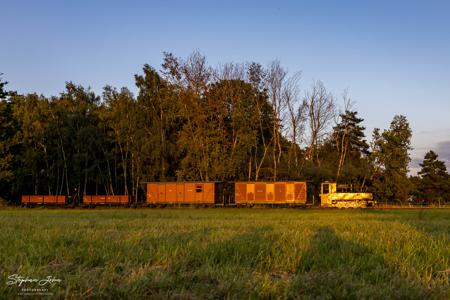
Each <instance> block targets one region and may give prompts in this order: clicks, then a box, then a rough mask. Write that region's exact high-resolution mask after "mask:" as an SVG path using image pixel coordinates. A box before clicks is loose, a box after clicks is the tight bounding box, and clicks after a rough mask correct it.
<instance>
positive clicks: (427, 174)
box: [418, 150, 449, 203]
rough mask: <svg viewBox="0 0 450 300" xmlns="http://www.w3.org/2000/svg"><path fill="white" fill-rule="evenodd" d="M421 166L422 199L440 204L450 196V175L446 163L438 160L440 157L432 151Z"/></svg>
mask: <svg viewBox="0 0 450 300" xmlns="http://www.w3.org/2000/svg"><path fill="white" fill-rule="evenodd" d="M420 166H421V168H422V169H421V170H420V171H419V173H418V175H419V176H420V182H419V186H418V190H419V195H420V197H421V198H423V199H424V200H426V201H428V202H434V203H436V202H439V203H440V201H441V200H442V199H444V198H445V197H446V196H448V194H449V174H448V172H447V167H446V166H445V163H444V162H443V161H441V160H438V155H437V154H436V153H435V152H434V151H432V150H431V151H429V152H427V154H425V158H424V160H423V162H422V163H421V164H420Z"/></svg>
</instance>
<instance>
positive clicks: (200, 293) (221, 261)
mask: <svg viewBox="0 0 450 300" xmlns="http://www.w3.org/2000/svg"><path fill="white" fill-rule="evenodd" d="M271 231H272V228H271V227H261V228H256V229H252V230H248V231H245V232H243V233H240V234H236V235H233V236H232V237H231V238H227V239H221V240H216V241H213V242H209V241H205V243H202V244H200V243H199V245H197V246H196V247H191V248H189V249H187V250H188V252H186V253H185V254H184V255H182V256H180V257H178V258H177V259H176V260H175V261H173V262H172V263H171V266H170V269H169V270H166V271H164V272H161V273H159V274H157V273H153V274H150V278H148V279H149V280H148V281H147V282H146V283H145V286H144V287H143V289H144V290H145V294H146V296H149V297H156V298H159V297H163V298H166V297H167V298H182V299H185V298H199V299H204V298H206V299H211V298H215V299H218V298H219V299H222V298H229V297H240V296H243V295H246V294H247V295H248V294H250V293H251V292H252V287H251V286H248V283H249V281H250V280H251V274H252V272H253V271H254V270H259V269H261V268H264V267H265V262H266V259H267V257H268V256H270V251H271V246H272V242H271V240H270V239H269V238H268V234H270V232H271ZM239 295H240V296H239Z"/></svg>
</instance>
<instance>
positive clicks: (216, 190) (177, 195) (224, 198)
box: [146, 182, 232, 206]
mask: <svg viewBox="0 0 450 300" xmlns="http://www.w3.org/2000/svg"><path fill="white" fill-rule="evenodd" d="M231 187H232V185H231V184H230V183H226V182H148V183H147V200H146V202H147V204H150V205H168V204H179V205H183V204H197V205H209V206H214V205H227V204H229V203H230V201H231V200H232V199H231V198H232V193H231V190H232V189H231Z"/></svg>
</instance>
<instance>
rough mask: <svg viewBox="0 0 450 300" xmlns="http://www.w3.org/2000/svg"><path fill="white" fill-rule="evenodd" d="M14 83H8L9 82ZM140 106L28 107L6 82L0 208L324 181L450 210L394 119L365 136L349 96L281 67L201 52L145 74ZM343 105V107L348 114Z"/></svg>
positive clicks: (99, 101) (439, 169)
mask: <svg viewBox="0 0 450 300" xmlns="http://www.w3.org/2000/svg"><path fill="white" fill-rule="evenodd" d="M4 76H5V75H3V77H4ZM135 83H136V86H137V88H138V94H137V95H134V94H133V93H132V92H130V90H128V89H127V88H121V89H116V88H114V87H111V86H106V87H105V88H104V89H103V93H102V95H96V94H95V93H94V92H93V91H91V90H90V89H89V88H85V87H83V86H80V85H76V84H74V83H72V82H67V83H66V87H65V90H64V91H63V92H62V93H61V94H60V95H59V96H53V97H45V96H42V95H38V94H26V95H21V94H18V93H17V92H14V91H9V90H8V86H7V82H6V78H0V99H1V101H0V197H2V198H4V199H7V200H9V201H12V202H16V201H18V199H19V197H20V195H21V194H65V195H71V196H74V195H78V196H79V197H80V196H82V195H85V194H127V195H131V196H132V197H133V199H135V200H138V199H142V198H143V197H144V196H145V195H144V194H145V193H144V190H145V182H148V181H238V180H245V181H257V180H264V181H275V180H307V181H308V184H309V185H310V186H311V191H312V192H313V193H317V192H318V186H319V183H320V182H322V181H324V180H329V181H338V182H341V183H348V184H350V183H351V184H353V185H355V186H358V187H359V188H360V189H363V190H368V191H372V192H373V193H374V195H375V197H376V198H377V199H379V200H383V201H407V200H410V201H411V199H414V200H415V201H421V202H436V203H437V202H441V201H447V200H448V199H449V195H450V177H449V174H448V172H447V170H446V167H445V164H444V163H443V162H442V161H440V160H439V159H438V156H437V154H436V153H434V152H433V151H430V152H428V153H427V154H426V156H425V158H424V160H423V163H422V164H421V171H420V172H419V173H418V175H417V176H413V177H409V176H408V165H409V162H410V156H409V151H410V150H411V149H412V148H411V136H412V130H411V128H410V126H409V123H408V120H407V119H406V117H405V116H402V115H396V116H395V117H394V118H393V120H392V122H391V123H390V124H387V128H386V129H384V130H381V129H375V130H374V131H373V133H372V136H371V137H370V138H367V137H366V136H365V127H364V119H363V118H362V117H361V116H360V114H359V113H358V112H357V111H356V109H355V108H354V105H353V102H352V101H351V99H350V98H349V97H348V95H347V94H345V93H344V95H343V96H342V99H341V98H339V99H338V98H336V97H335V96H334V95H332V94H331V93H330V92H329V91H327V89H326V87H325V85H324V84H323V83H322V82H320V81H317V82H314V83H313V84H312V85H311V86H310V87H307V88H303V87H302V88H301V85H300V84H301V73H300V72H297V73H289V72H288V71H287V70H286V68H284V67H283V66H282V65H281V64H280V63H279V62H278V61H273V62H271V63H270V64H268V65H267V66H262V65H261V64H259V63H254V62H252V63H243V64H236V63H227V64H223V65H220V66H218V67H211V66H210V65H208V63H207V61H206V58H205V57H204V56H203V55H201V54H200V53H198V52H194V53H192V54H191V55H190V56H189V57H187V58H185V59H184V58H178V57H176V56H174V55H173V54H171V53H164V61H163V64H162V66H161V67H160V70H157V69H155V68H154V67H152V66H150V65H144V67H143V70H142V73H140V74H138V75H135ZM339 103H341V105H339Z"/></svg>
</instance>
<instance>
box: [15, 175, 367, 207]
mask: <svg viewBox="0 0 450 300" xmlns="http://www.w3.org/2000/svg"><path fill="white" fill-rule="evenodd" d="M341 186H342V185H337V184H336V183H329V182H324V183H322V187H321V193H320V198H321V206H323V207H339V208H346V207H370V206H373V205H374V204H375V202H374V201H373V200H372V194H371V193H361V192H353V191H350V190H348V189H347V190H344V191H343V190H342V189H341ZM130 204H131V199H130V197H129V196H128V195H113V196H112V195H108V196H106V195H100V196H99V195H95V196H93V195H85V196H83V199H82V201H81V203H78V201H73V199H72V201H70V203H69V202H68V197H67V196H64V195H54V196H30V195H24V196H22V205H23V206H36V205H44V206H50V205H56V206H69V205H71V206H77V205H78V206H83V207H95V206H100V205H108V206H130ZM140 204H141V205H146V206H170V205H200V206H238V207H241V206H250V207H251V206H254V205H270V206H276V205H284V206H306V205H307V184H306V182H302V181H284V182H260V181H258V182H251V181H248V182H149V183H147V193H146V200H145V203H140Z"/></svg>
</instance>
